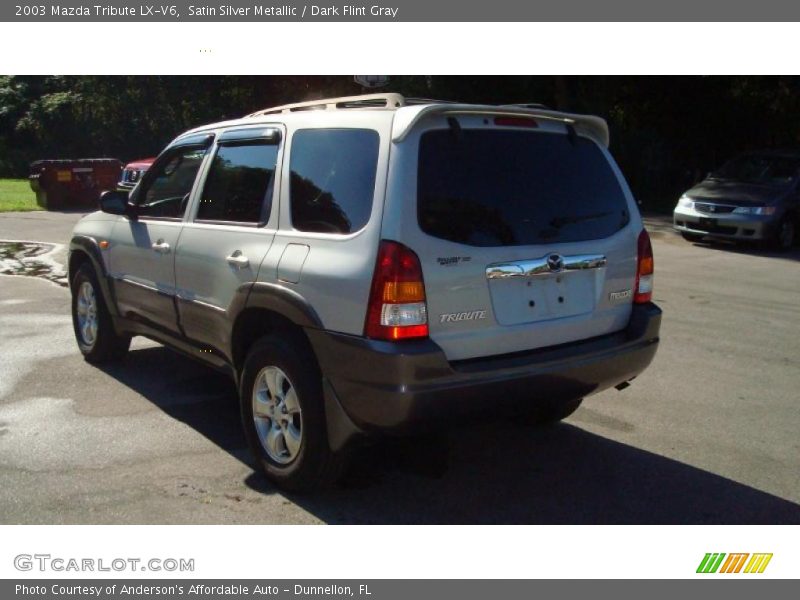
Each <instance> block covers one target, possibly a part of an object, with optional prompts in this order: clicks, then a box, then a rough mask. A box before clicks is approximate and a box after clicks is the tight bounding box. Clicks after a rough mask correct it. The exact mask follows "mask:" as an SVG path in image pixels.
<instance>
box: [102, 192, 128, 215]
mask: <svg viewBox="0 0 800 600" xmlns="http://www.w3.org/2000/svg"><path fill="white" fill-rule="evenodd" d="M130 208H131V207H130V204H128V192H118V191H109V192H103V193H102V194H100V210H102V211H103V212H104V213H108V214H110V215H128V216H132V215H131V210H130Z"/></svg>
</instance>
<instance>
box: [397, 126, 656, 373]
mask: <svg viewBox="0 0 800 600" xmlns="http://www.w3.org/2000/svg"><path fill="white" fill-rule="evenodd" d="M439 119H440V120H436V119H435V118H434V119H430V120H429V122H428V123H427V124H426V125H423V126H422V127H420V128H419V130H418V131H415V132H412V134H411V135H409V136H408V137H407V138H406V140H405V141H404V142H402V143H400V144H398V145H397V147H396V148H395V158H396V162H395V163H393V175H392V176H390V194H389V202H390V203H391V208H390V209H389V210H388V211H387V216H386V217H385V218H384V237H392V234H391V232H393V231H395V232H396V235H397V236H399V237H398V238H397V239H399V240H401V241H402V242H403V243H405V244H407V245H408V246H409V247H411V249H412V250H414V251H415V252H416V253H417V254H418V255H419V257H420V260H421V263H422V267H423V275H424V279H425V290H426V296H427V304H428V319H429V329H430V336H431V338H432V339H433V340H434V341H436V342H437V343H438V344H439V345H440V346H441V347H442V348H443V349H444V351H445V353H446V354H447V356H448V358H449V359H450V360H461V359H468V358H475V357H481V356H491V355H499V354H507V353H513V352H520V351H526V350H531V349H535V348H542V347H548V346H554V345H558V344H563V343H568V342H572V341H576V340H581V339H586V338H591V337H596V336H600V335H603V334H607V333H611V332H614V331H618V330H621V329H623V328H624V327H625V326H626V324H627V322H628V320H629V317H630V312H631V302H632V288H633V285H634V279H635V269H636V236H637V234H638V230H639V229H640V227H641V223H640V220H639V216H638V212H637V211H636V208H635V204H634V203H633V200H632V198H631V197H630V192H629V191H628V190H627V187H626V186H625V184H624V181H623V180H622V178H621V175H620V174H619V172H618V170H617V168H616V166H615V165H614V164H613V161H612V160H611V159H610V156H609V155H608V153H607V151H606V150H605V149H604V148H602V147H601V146H600V145H598V144H597V143H596V142H595V141H593V140H591V139H589V138H586V137H583V136H580V135H577V134H576V133H575V132H574V130H570V129H568V128H567V127H565V125H563V124H562V123H556V122H552V123H550V122H544V121H542V122H537V121H534V120H530V119H526V118H510V119H507V118H500V117H497V118H495V117H487V118H483V117H479V116H458V117H457V118H456V119H455V121H454V118H453V117H451V118H450V121H448V120H446V119H445V118H443V117H440V118H439ZM401 173H404V174H405V178H404V180H401V179H400V177H401V175H400V174H401ZM399 196H403V200H402V201H401V200H398V197H399ZM412 200H413V201H412ZM398 206H400V208H398ZM392 221H393V222H394V223H401V224H400V225H396V224H393V223H392ZM387 234H388V235H387Z"/></svg>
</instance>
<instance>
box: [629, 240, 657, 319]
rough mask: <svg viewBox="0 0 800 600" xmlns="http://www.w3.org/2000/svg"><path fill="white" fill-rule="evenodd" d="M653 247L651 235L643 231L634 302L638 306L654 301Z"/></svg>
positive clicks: (637, 262) (637, 259)
mask: <svg viewBox="0 0 800 600" xmlns="http://www.w3.org/2000/svg"><path fill="white" fill-rule="evenodd" d="M653 271H654V265H653V245H652V244H651V243H650V234H648V233H647V230H646V229H642V232H641V233H640V234H639V243H638V252H637V258H636V288H635V289H634V294H633V301H634V303H636V304H645V303H647V302H650V301H651V300H652V299H653Z"/></svg>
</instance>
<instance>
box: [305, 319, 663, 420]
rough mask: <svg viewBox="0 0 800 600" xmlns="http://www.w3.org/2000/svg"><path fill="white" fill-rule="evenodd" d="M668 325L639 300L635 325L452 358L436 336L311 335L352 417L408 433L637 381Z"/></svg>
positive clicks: (315, 332)
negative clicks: (530, 347) (524, 348)
mask: <svg viewBox="0 0 800 600" xmlns="http://www.w3.org/2000/svg"><path fill="white" fill-rule="evenodd" d="M660 325H661V309H659V308H658V307H657V306H656V305H655V304H647V305H641V306H635V307H634V309H633V314H632V317H631V321H630V323H629V325H628V327H627V328H626V329H625V330H623V331H621V332H618V333H615V334H611V335H607V336H603V337H599V338H594V339H590V340H584V341H581V342H576V343H570V344H565V345H562V346H557V347H552V348H545V349H540V350H535V351H531V352H521V353H515V354H513V355H505V356H499V357H492V358H486V359H474V360H467V361H457V362H452V363H451V362H448V361H447V359H446V357H445V355H444V353H443V352H442V350H441V349H440V348H439V347H438V346H437V345H436V344H435V343H434V342H433V341H431V340H424V341H419V342H408V343H392V342H381V341H375V340H367V339H365V338H361V337H357V336H350V335H344V334H337V333H331V332H326V331H322V330H312V329H309V330H307V334H308V336H309V339H310V340H311V343H312V345H313V347H314V350H315V352H316V354H317V357H318V359H319V362H320V367H321V369H322V372H323V375H324V377H325V379H326V380H327V381H328V382H329V383H330V387H331V388H332V391H333V393H334V394H335V396H336V399H337V400H338V404H339V405H340V406H341V407H342V408H343V409H344V412H345V413H346V415H347V417H349V419H350V420H351V421H352V423H353V424H355V425H356V426H357V427H358V428H359V429H361V430H362V431H365V432H377V431H382V432H396V433H402V432H404V431H408V430H414V429H419V428H421V427H424V426H426V425H429V424H433V423H436V422H437V421H438V422H441V421H448V420H452V419H453V418H457V417H459V416H466V415H469V414H471V413H477V412H488V413H492V414H499V413H505V412H508V413H513V412H515V411H520V410H524V409H525V407H526V406H530V405H531V404H532V403H535V402H536V401H537V400H538V399H544V398H547V399H564V400H569V399H573V398H580V397H584V396H587V395H589V394H594V393H596V392H600V391H602V390H604V389H607V388H609V387H613V386H615V385H618V384H620V383H623V382H626V381H629V380H631V379H633V378H634V377H636V375H638V374H639V373H641V372H642V371H643V370H644V369H645V368H646V367H647V366H648V365H649V364H650V362H651V361H652V359H653V356H654V355H655V352H656V348H657V347H658V340H659V329H660Z"/></svg>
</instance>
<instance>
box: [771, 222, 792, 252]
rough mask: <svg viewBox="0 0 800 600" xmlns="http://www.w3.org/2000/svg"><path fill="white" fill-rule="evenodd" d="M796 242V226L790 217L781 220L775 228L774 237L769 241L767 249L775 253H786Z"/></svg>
mask: <svg viewBox="0 0 800 600" xmlns="http://www.w3.org/2000/svg"><path fill="white" fill-rule="evenodd" d="M796 241H797V225H796V224H795V221H794V219H793V218H792V216H791V215H786V216H785V217H783V219H781V221H780V223H778V226H777V227H776V228H775V235H774V236H773V237H772V239H771V240H769V244H768V246H769V249H770V250H775V251H776V252H788V251H789V250H791V249H792V246H794V244H795V242H796Z"/></svg>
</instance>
